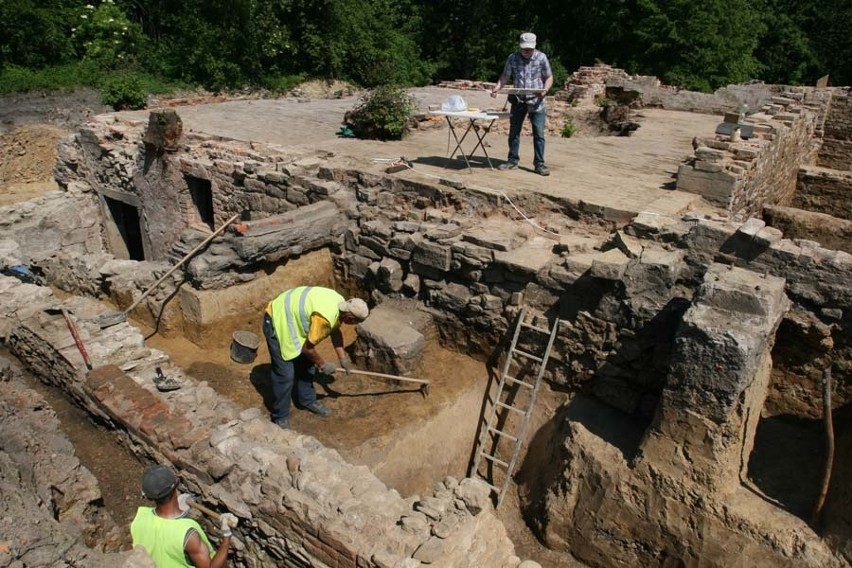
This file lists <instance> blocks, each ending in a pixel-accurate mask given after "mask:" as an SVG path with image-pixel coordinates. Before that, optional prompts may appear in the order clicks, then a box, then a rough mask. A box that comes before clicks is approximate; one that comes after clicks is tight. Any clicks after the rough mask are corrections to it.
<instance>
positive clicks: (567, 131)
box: [562, 117, 577, 138]
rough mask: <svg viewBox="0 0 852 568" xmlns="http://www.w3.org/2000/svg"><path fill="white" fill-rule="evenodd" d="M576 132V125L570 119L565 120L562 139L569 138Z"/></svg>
mask: <svg viewBox="0 0 852 568" xmlns="http://www.w3.org/2000/svg"><path fill="white" fill-rule="evenodd" d="M576 132H577V125H576V124H574V121H573V120H571V118H570V117H569V118H566V119H565V124H563V125H562V138H571V137H572V136H574V134H575V133H576Z"/></svg>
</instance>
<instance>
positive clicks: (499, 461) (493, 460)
mask: <svg viewBox="0 0 852 568" xmlns="http://www.w3.org/2000/svg"><path fill="white" fill-rule="evenodd" d="M482 457H484V458H485V459H487V460H488V461H490V462H494V463H496V464H497V465H502V466H503V467H505V468H506V469H509V464H508V463H506V462H504V461H503V460H501V459H499V458H495V457H494V456H491V455H488V454H482Z"/></svg>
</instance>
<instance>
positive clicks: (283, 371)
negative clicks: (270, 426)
mask: <svg viewBox="0 0 852 568" xmlns="http://www.w3.org/2000/svg"><path fill="white" fill-rule="evenodd" d="M263 335H264V336H266V347H267V348H268V349H269V358H270V360H271V363H272V369H271V371H270V373H269V374H270V379H271V381H272V396H273V397H274V399H275V400H274V401H273V404H272V421H273V422H279V421H281V420H284V419H285V418H286V419H289V418H290V400H291V398H292V400H293V401H294V402H295V403H296V404H298V405H300V406H307V405H309V404H311V403H313V402H315V401H316V399H317V393H316V391H315V390H314V376H315V375H316V367H315V366H314V364H313V363H312V362H311V360H310V359H308V358H307V357H305V355H304V354H300V355H299V356H298V357H296V358H295V359H291V360H289V361H285V360H284V359H283V357H281V345H280V344H279V343H278V337H277V336H276V335H275V327H274V326H273V325H272V317H271V316H270V315H269V314H264V316H263ZM294 385H295V387H296V388H295V389H294V388H293V386H294Z"/></svg>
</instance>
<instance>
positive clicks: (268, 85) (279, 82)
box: [261, 73, 308, 94]
mask: <svg viewBox="0 0 852 568" xmlns="http://www.w3.org/2000/svg"><path fill="white" fill-rule="evenodd" d="M307 79H308V76H307V75H306V74H304V73H299V74H298V75H277V76H269V75H267V76H265V77H264V78H263V79H262V80H261V86H262V87H263V88H264V89H269V90H270V91H272V92H273V93H279V94H280V93H287V92H289V91H291V90H293V89H294V88H295V87H296V86H298V85H299V84H301V83H304V82H305V81H306V80H307Z"/></svg>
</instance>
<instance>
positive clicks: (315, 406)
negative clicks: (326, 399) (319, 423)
mask: <svg viewBox="0 0 852 568" xmlns="http://www.w3.org/2000/svg"><path fill="white" fill-rule="evenodd" d="M305 409H306V410H310V411H311V412H313V413H314V414H317V415H319V416H322V417H323V418H327V417H329V416H331V410H330V409H329V408H328V407H327V406H326V405H324V404H323V403H321V402H320V401H318V400H315V401H313V402H312V403H310V404H308V405H305Z"/></svg>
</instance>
